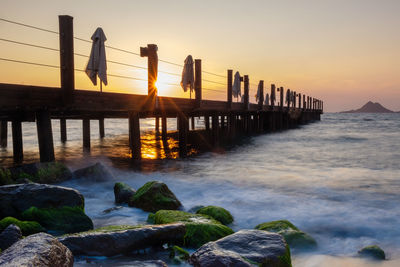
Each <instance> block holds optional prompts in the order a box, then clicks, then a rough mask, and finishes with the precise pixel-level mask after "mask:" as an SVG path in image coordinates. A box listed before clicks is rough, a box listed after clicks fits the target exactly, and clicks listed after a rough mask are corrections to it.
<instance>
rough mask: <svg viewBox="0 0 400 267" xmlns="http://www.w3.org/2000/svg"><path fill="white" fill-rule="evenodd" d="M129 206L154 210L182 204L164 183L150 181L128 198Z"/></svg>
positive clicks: (174, 207) (173, 207)
mask: <svg viewBox="0 0 400 267" xmlns="http://www.w3.org/2000/svg"><path fill="white" fill-rule="evenodd" d="M129 206H131V207H137V208H140V209H142V210H144V211H150V212H156V211H158V210H162V209H167V210H176V209H178V208H179V207H181V206H182V204H181V202H180V201H179V200H178V199H177V198H176V196H175V195H174V193H172V192H171V190H169V188H168V186H167V185H166V184H164V183H162V182H158V181H152V182H147V183H146V184H144V185H143V186H142V187H141V188H139V189H138V190H137V192H136V194H135V195H133V197H131V199H130V200H129Z"/></svg>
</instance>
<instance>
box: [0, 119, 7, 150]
mask: <svg viewBox="0 0 400 267" xmlns="http://www.w3.org/2000/svg"><path fill="white" fill-rule="evenodd" d="M7 138H8V123H7V121H1V122H0V147H7Z"/></svg>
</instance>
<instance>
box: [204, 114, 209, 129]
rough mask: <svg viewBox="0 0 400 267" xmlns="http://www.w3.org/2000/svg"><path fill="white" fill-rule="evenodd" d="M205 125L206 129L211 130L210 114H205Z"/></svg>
mask: <svg viewBox="0 0 400 267" xmlns="http://www.w3.org/2000/svg"><path fill="white" fill-rule="evenodd" d="M204 125H205V127H206V130H207V131H209V130H210V116H208V115H204Z"/></svg>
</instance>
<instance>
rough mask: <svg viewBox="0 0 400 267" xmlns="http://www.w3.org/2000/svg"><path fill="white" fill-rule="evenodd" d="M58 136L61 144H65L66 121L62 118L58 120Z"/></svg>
mask: <svg viewBox="0 0 400 267" xmlns="http://www.w3.org/2000/svg"><path fill="white" fill-rule="evenodd" d="M60 136H61V142H62V143H65V142H66V141H67V120H66V119H64V118H62V119H60Z"/></svg>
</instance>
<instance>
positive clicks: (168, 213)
mask: <svg viewBox="0 0 400 267" xmlns="http://www.w3.org/2000/svg"><path fill="white" fill-rule="evenodd" d="M149 220H153V221H154V223H155V224H164V223H176V222H181V223H184V224H185V225H186V234H185V236H184V239H183V244H184V245H185V246H187V247H194V248H198V247H200V246H201V245H203V244H205V243H207V242H209V241H214V240H218V239H220V238H222V237H224V236H227V235H230V234H232V233H233V231H232V229H231V228H229V227H227V226H225V225H223V224H221V223H220V222H218V221H216V220H214V219H213V218H211V217H210V216H208V215H203V214H192V213H188V212H184V211H178V210H159V211H157V212H156V214H150V215H149Z"/></svg>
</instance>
